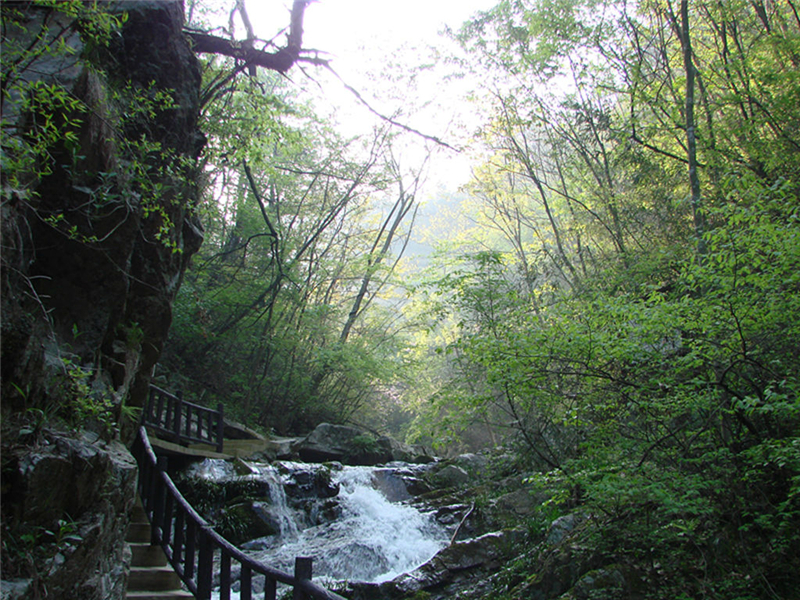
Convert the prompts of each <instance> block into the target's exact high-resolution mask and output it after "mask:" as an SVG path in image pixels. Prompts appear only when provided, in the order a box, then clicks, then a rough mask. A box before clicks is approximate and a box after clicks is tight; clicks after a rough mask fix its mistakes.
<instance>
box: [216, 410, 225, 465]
mask: <svg viewBox="0 0 800 600" xmlns="http://www.w3.org/2000/svg"><path fill="white" fill-rule="evenodd" d="M224 437H225V406H224V405H223V404H222V402H220V403H219V404H217V452H219V453H222V448H223V439H224Z"/></svg>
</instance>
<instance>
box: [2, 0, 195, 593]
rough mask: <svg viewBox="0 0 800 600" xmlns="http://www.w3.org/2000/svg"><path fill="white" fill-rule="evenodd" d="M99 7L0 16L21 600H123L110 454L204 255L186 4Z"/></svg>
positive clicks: (38, 6)
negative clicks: (185, 278) (192, 262)
mask: <svg viewBox="0 0 800 600" xmlns="http://www.w3.org/2000/svg"><path fill="white" fill-rule="evenodd" d="M50 4H52V3H50ZM97 6H100V7H101V9H100V10H99V11H98V10H97V8H96V7H95V6H94V5H93V4H92V3H55V4H54V5H53V6H49V4H48V5H45V4H44V3H23V2H20V3H6V2H4V3H3V5H2V11H3V28H2V35H3V85H4V90H3V93H4V95H3V97H2V113H3V114H2V116H3V167H4V168H3V179H2V186H3V188H2V204H0V211H2V239H3V251H2V257H1V259H2V273H0V300H1V301H2V352H1V354H0V364H1V365H2V390H1V397H2V427H3V432H2V443H3V448H2V460H3V486H2V489H3V497H2V512H3V532H2V534H3V535H2V537H3V549H4V553H3V576H4V577H12V576H14V577H19V578H20V579H21V581H19V582H17V584H14V585H12V584H10V583H7V582H5V581H4V583H3V590H4V594H5V590H7V589H8V590H11V589H14V590H16V591H15V594H16V595H17V596H18V597H23V598H39V597H47V598H49V599H54V598H56V599H57V598H64V599H73V598H81V599H87V600H94V599H97V600H101V599H102V600H117V599H121V598H122V597H124V591H125V583H126V570H127V565H128V562H127V559H126V557H125V544H124V536H125V531H126V528H127V522H128V512H129V509H130V503H131V502H133V499H134V496H135V494H134V491H135V490H134V482H135V465H134V464H133V462H132V459H131V458H130V456H129V454H128V453H127V450H126V449H125V447H124V446H123V445H122V444H121V443H119V442H113V441H111V440H112V439H114V437H115V436H116V434H117V432H119V431H120V427H121V425H122V424H123V423H125V422H127V423H129V427H128V429H129V430H131V429H132V426H131V425H130V424H131V423H133V421H132V420H128V421H123V420H122V419H121V418H122V416H123V414H124V413H123V406H124V405H126V406H129V407H131V406H132V407H136V406H142V404H143V401H144V398H145V394H146V392H147V387H148V384H149V381H150V377H151V374H152V370H153V366H154V365H155V363H156V361H157V360H158V357H159V354H160V352H161V348H162V346H163V344H164V342H165V340H166V336H167V331H168V328H169V326H170V322H171V318H172V316H171V315H172V302H173V300H174V298H175V295H176V294H177V291H178V288H179V286H180V283H181V279H182V274H183V271H184V270H185V268H186V266H187V263H188V261H189V259H190V257H191V256H192V254H193V253H194V252H196V251H197V249H198V248H199V245H200V243H201V241H202V229H201V227H200V224H199V221H198V220H197V218H196V216H195V213H194V209H195V205H196V200H197V188H198V185H197V183H196V180H197V177H196V175H195V170H196V168H197V158H198V156H199V153H200V152H201V150H202V147H203V144H204V138H203V136H202V134H201V133H200V132H199V131H198V129H197V120H198V114H199V104H200V101H199V96H200V82H201V78H200V69H199V66H198V62H197V60H196V58H195V57H194V55H193V53H192V51H191V47H190V45H189V43H188V41H187V40H186V39H185V38H184V36H183V34H182V25H183V7H182V2H180V0H159V1H155V0H140V1H135V2H133V1H129V2H118V3H106V2H101V3H97ZM62 9H63V11H62ZM105 9H109V10H111V9H113V10H116V11H122V10H125V11H127V16H126V18H125V19H121V18H119V15H120V14H121V13H119V12H117V13H116V14H115V15H110V16H109V15H108V14H103V12H102V11H103V10H105ZM65 11H73V12H65ZM75 11H76V12H75ZM62 44H63V45H62ZM6 92H7V93H6ZM53 423H57V424H59V425H58V428H63V429H64V430H65V431H67V433H65V434H56V433H53V430H54V429H55V427H54V426H53ZM87 428H89V429H90V430H91V431H92V434H91V435H90V436H87V434H86V431H87ZM82 432H83V433H82ZM122 433H123V440H124V439H126V430H125V429H124V427H123V428H122ZM6 549H8V552H6ZM43 549H52V550H53V552H51V553H49V554H47V556H44V555H42V554H41V552H42V551H43ZM4 599H5V595H4Z"/></svg>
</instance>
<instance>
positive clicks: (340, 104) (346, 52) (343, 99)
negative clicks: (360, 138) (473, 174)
mask: <svg viewBox="0 0 800 600" xmlns="http://www.w3.org/2000/svg"><path fill="white" fill-rule="evenodd" d="M495 2H496V0H393V1H389V0H317V1H316V2H313V3H312V4H310V5H309V6H308V8H307V9H306V13H305V22H304V38H303V46H304V47H305V48H308V49H315V50H320V51H324V52H325V53H326V54H325V55H324V56H325V57H326V58H329V59H330V60H331V64H332V66H333V68H334V69H335V70H336V72H337V73H338V74H339V75H340V76H341V77H342V79H343V80H344V81H345V82H346V83H348V84H349V85H351V86H353V87H354V88H356V89H357V90H358V91H359V92H360V93H361V94H362V95H363V96H364V97H365V98H366V99H367V100H368V101H369V103H370V105H371V106H373V108H375V109H376V110H378V111H380V112H381V113H382V114H387V115H388V114H392V113H393V112H395V111H396V110H400V111H403V112H404V113H405V114H403V115H401V117H399V118H398V120H400V121H402V122H403V123H405V124H407V125H409V126H410V127H413V128H415V129H417V130H420V131H422V132H424V133H426V134H429V135H433V136H437V137H441V138H443V139H445V140H447V141H449V142H452V143H458V140H457V139H455V137H454V136H455V125H453V122H454V121H459V120H460V121H463V120H464V119H467V120H469V118H470V117H469V116H464V115H465V112H466V113H468V112H469V109H468V108H467V107H464V105H463V104H461V102H460V95H461V94H463V93H464V92H465V91H467V90H468V89H469V86H470V83H469V82H468V81H466V82H465V81H462V82H459V83H456V82H452V81H446V80H444V78H443V74H442V72H441V71H439V67H435V68H433V69H431V70H429V71H428V72H427V73H426V74H425V75H424V76H422V77H420V79H419V82H418V84H417V85H416V89H414V88H413V86H412V85H411V84H410V82H407V81H405V78H406V77H408V75H409V74H410V72H411V70H412V69H413V68H414V67H415V66H417V65H419V64H421V63H424V62H429V61H428V59H429V57H430V56H431V54H430V52H429V51H428V50H426V48H427V47H428V46H440V47H441V46H443V45H445V44H446V43H447V42H446V41H445V40H444V39H443V38H441V37H440V36H439V35H438V34H439V32H440V31H441V30H442V29H443V28H444V27H445V26H446V25H448V26H450V27H451V28H453V29H458V28H459V26H460V25H461V23H462V22H464V21H465V20H467V19H468V18H469V17H470V16H471V15H473V14H474V13H475V12H477V11H479V10H487V9H489V8H491V7H492V6H494V4H495ZM246 6H247V10H248V13H249V14H250V19H251V21H252V23H253V27H254V29H255V30H256V35H257V36H259V37H264V38H269V37H272V36H273V35H275V31H276V27H283V26H285V25H286V24H288V21H289V19H288V16H289V10H290V8H291V0H247V1H246ZM283 39H284V38H283V37H282V36H281V37H279V38H278V39H277V40H276V42H278V43H279V44H280V43H281V42H282V41H283ZM290 75H291V76H292V78H297V77H299V75H297V74H296V73H295V72H294V71H293V72H292V73H291V74H290ZM385 76H388V77H390V78H391V79H392V80H393V81H396V82H397V83H396V84H395V85H394V87H392V84H391V83H387V82H386V81H384V80H382V78H383V77H385ZM323 77H324V76H321V77H320V81H321V83H322V91H323V94H324V96H325V100H326V101H328V102H330V106H329V108H328V109H329V110H330V111H331V112H332V113H333V114H335V115H336V116H337V117H338V119H339V120H340V121H341V122H342V124H343V126H344V127H345V129H351V128H353V131H356V130H357V129H358V128H359V127H361V128H362V129H364V128H368V127H370V126H371V124H372V123H374V122H375V118H374V117H373V115H371V114H370V113H368V112H367V111H366V110H364V109H363V108H362V107H361V106H359V104H358V101H357V100H356V99H355V98H354V97H353V96H352V95H351V94H350V93H349V92H347V91H345V90H344V88H343V87H342V86H341V84H337V83H336V82H335V81H333V80H332V79H330V78H328V79H325V80H324V81H323ZM366 130H367V129H365V131H366ZM348 133H349V132H348ZM453 154H454V153H452V152H445V154H444V155H442V156H441V157H439V158H438V159H437V160H438V161H441V160H446V161H447V167H445V168H442V167H439V168H436V169H435V173H436V174H437V175H436V176H435V178H434V179H435V180H436V181H435V182H434V181H432V182H431V183H433V184H434V185H437V184H439V183H443V184H445V185H447V186H448V187H455V186H456V185H458V183H462V182H463V180H464V179H466V177H467V176H468V174H469V165H468V164H467V163H466V161H465V160H464V158H463V157H456V156H453ZM447 155H450V156H447ZM411 156H412V157H413V153H412V155H411ZM432 170H434V169H432Z"/></svg>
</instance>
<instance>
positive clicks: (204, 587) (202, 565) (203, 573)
mask: <svg viewBox="0 0 800 600" xmlns="http://www.w3.org/2000/svg"><path fill="white" fill-rule="evenodd" d="M199 538H200V539H199V542H200V547H199V548H198V551H197V598H198V600H209V599H210V598H211V581H212V579H213V570H214V547H213V546H212V545H211V538H210V537H209V536H208V533H207V532H206V531H205V530H204V529H202V528H201V529H200V530H199Z"/></svg>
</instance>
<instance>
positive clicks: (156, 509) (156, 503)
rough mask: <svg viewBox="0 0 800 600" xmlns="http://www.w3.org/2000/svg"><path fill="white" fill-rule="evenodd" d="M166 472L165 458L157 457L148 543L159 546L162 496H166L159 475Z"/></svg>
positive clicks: (161, 527) (162, 481)
mask: <svg viewBox="0 0 800 600" xmlns="http://www.w3.org/2000/svg"><path fill="white" fill-rule="evenodd" d="M166 470H167V457H166V456H159V457H158V463H157V465H156V468H155V469H154V470H153V474H154V477H153V481H154V483H155V485H154V486H153V490H152V493H153V495H154V496H155V498H154V499H153V517H152V520H151V525H152V527H151V535H150V538H151V539H150V543H152V544H161V540H163V539H164V532H163V527H164V496H165V495H166V491H167V488H166V486H165V485H164V480H163V479H162V477H161V474H162V473H164V472H166Z"/></svg>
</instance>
